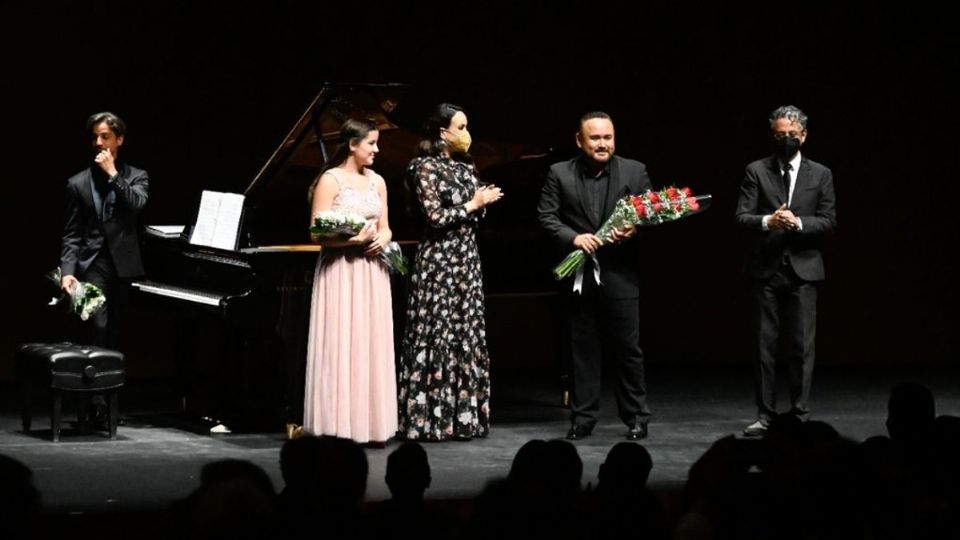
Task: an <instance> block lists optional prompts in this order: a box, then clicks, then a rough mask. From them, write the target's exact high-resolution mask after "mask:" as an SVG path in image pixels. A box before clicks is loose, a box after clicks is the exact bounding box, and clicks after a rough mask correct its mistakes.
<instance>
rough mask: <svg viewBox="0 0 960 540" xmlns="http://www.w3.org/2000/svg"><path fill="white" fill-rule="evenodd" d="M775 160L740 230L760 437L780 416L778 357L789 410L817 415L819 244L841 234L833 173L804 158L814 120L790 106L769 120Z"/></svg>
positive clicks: (750, 197)
mask: <svg viewBox="0 0 960 540" xmlns="http://www.w3.org/2000/svg"><path fill="white" fill-rule="evenodd" d="M770 130H771V136H772V138H773V145H774V154H773V155H772V156H770V157H767V158H765V159H761V160H758V161H754V162H753V163H751V164H749V165H748V166H747V171H746V177H745V178H744V180H743V183H742V184H741V186H740V198H739V201H738V203H737V213H736V219H737V223H738V224H739V225H740V226H741V227H743V228H744V229H746V230H747V233H748V234H749V235H750V252H749V254H748V255H747V260H746V263H745V264H744V272H745V273H746V274H747V277H748V278H749V279H750V289H751V296H752V308H753V309H752V319H751V320H752V324H753V325H754V330H755V333H756V334H755V336H754V338H755V341H754V344H753V350H754V354H755V355H756V359H755V370H756V371H755V375H756V380H755V385H756V387H755V392H756V401H757V420H756V421H755V422H754V423H752V424H750V425H749V426H747V428H746V429H745V430H744V434H745V435H748V436H759V435H763V434H764V433H765V432H766V429H767V426H768V425H769V423H770V421H771V420H772V419H773V417H774V416H775V415H776V414H777V410H776V379H775V375H776V364H777V354H778V352H779V353H780V354H782V355H783V358H782V360H783V361H784V363H785V364H786V365H787V366H788V369H789V371H788V375H789V380H790V405H791V407H790V410H789V412H788V414H792V415H796V416H797V417H799V418H801V419H806V418H807V416H808V415H809V413H810V410H809V404H808V400H809V396H810V382H811V379H812V376H813V359H814V343H815V339H814V338H815V335H816V321H817V283H818V282H820V281H822V280H823V279H824V277H825V274H824V268H823V256H822V255H821V253H820V241H821V239H822V238H823V237H824V235H826V234H828V233H831V232H832V231H833V230H834V229H836V226H837V217H836V208H835V202H836V200H835V197H834V191H833V173H831V172H830V169H828V168H827V167H824V166H823V165H821V164H819V163H816V162H814V161H812V160H810V159H807V158H806V156H802V155H801V153H800V147H801V146H802V145H803V143H804V142H805V141H806V139H807V115H805V114H804V113H803V111H801V110H800V109H798V108H796V107H794V106H792V105H787V106H784V107H779V108H778V109H776V110H775V111H773V113H771V115H770Z"/></svg>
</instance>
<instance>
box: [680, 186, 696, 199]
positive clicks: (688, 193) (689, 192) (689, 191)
mask: <svg viewBox="0 0 960 540" xmlns="http://www.w3.org/2000/svg"><path fill="white" fill-rule="evenodd" d="M680 191H682V192H683V194H684V195H686V196H687V197H693V190H692V189H690V188H688V187H685V188H683V189H681V190H680Z"/></svg>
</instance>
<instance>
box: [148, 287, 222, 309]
mask: <svg viewBox="0 0 960 540" xmlns="http://www.w3.org/2000/svg"><path fill="white" fill-rule="evenodd" d="M133 286H134V287H136V288H137V289H140V290H141V291H143V292H145V293H149V294H157V295H160V296H169V297H170V298H178V299H180V300H186V301H188V302H195V303H197V304H206V305H208V306H219V305H220V300H221V299H223V298H224V295H223V294H218V293H213V292H209V291H201V290H197V289H188V288H186V287H177V286H175V285H169V284H166V283H156V282H153V281H137V282H134V283H133Z"/></svg>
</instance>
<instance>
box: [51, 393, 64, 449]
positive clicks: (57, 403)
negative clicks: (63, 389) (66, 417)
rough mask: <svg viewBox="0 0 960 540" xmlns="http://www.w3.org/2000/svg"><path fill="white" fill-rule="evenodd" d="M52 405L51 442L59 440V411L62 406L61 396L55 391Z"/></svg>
mask: <svg viewBox="0 0 960 540" xmlns="http://www.w3.org/2000/svg"><path fill="white" fill-rule="evenodd" d="M52 402H53V405H52V409H51V410H50V431H51V432H52V433H53V442H57V441H59V440H60V410H61V408H62V406H63V396H61V395H60V392H59V391H57V390H54V391H53V400H52Z"/></svg>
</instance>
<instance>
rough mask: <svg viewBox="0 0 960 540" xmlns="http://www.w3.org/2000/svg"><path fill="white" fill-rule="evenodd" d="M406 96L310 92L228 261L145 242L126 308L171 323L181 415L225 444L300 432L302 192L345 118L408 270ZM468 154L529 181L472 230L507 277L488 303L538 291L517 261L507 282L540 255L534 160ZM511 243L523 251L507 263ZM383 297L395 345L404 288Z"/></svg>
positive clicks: (393, 88)
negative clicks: (228, 436) (357, 129)
mask: <svg viewBox="0 0 960 540" xmlns="http://www.w3.org/2000/svg"><path fill="white" fill-rule="evenodd" d="M408 90H409V89H408V87H407V86H405V85H401V84H362V85H359V84H334V83H328V84H325V85H323V86H322V88H321V89H320V90H319V92H318V94H317V95H316V97H315V98H314V99H313V101H312V102H311V103H310V104H309V106H308V107H307V109H306V111H304V113H303V114H302V115H301V116H300V118H299V120H298V121H297V122H296V123H295V124H294V126H293V128H292V129H290V131H289V133H288V134H287V135H286V137H284V139H283V141H282V142H281V143H280V145H279V146H278V147H277V148H276V150H275V151H274V152H273V153H272V155H271V156H270V158H269V159H268V160H267V162H266V163H265V164H264V165H263V167H262V168H261V169H260V171H259V172H258V173H257V174H256V175H255V176H254V178H253V180H252V181H251V182H250V183H249V185H248V186H247V187H246V189H244V190H243V194H244V196H245V200H244V210H243V216H242V221H241V226H240V230H239V234H238V240H237V245H236V246H235V249H229V250H228V249H214V248H209V247H199V246H196V245H193V244H191V243H190V242H189V241H188V238H189V234H190V231H189V229H188V230H185V231H184V233H183V234H182V235H180V236H179V237H176V238H167V237H163V236H157V235H150V234H147V235H145V243H144V244H145V245H144V259H145V266H146V271H147V275H146V278H145V279H143V280H141V281H138V282H136V283H135V284H134V287H135V288H136V289H137V290H138V293H137V294H136V296H137V299H136V301H137V302H140V303H141V304H144V305H148V306H150V308H151V309H160V310H164V317H166V318H167V319H168V320H171V321H172V326H173V331H172V333H173V336H172V340H173V345H172V348H173V356H174V358H175V363H176V365H177V371H178V372H179V374H180V375H181V381H182V388H181V394H182V397H183V402H184V408H185V409H186V411H187V412H188V413H190V415H191V416H193V417H203V418H206V419H210V420H211V426H213V425H216V426H218V428H220V427H222V426H228V428H229V429H230V430H232V431H270V430H279V429H281V428H282V426H283V425H284V424H285V423H287V424H290V423H295V424H299V423H300V419H301V418H302V408H303V382H304V381H303V372H304V366H305V360H306V341H307V337H306V336H307V325H308V323H309V306H310V291H311V282H312V278H313V270H314V267H315V264H316V260H317V256H318V253H319V248H318V247H317V246H316V245H314V244H311V243H309V235H308V231H307V223H308V216H309V208H308V206H307V190H308V188H309V186H310V184H311V183H312V182H313V180H314V179H315V178H316V176H317V174H318V173H319V172H320V170H321V168H322V167H323V165H324V164H325V163H326V162H327V159H328V158H329V156H331V155H332V154H333V152H334V150H335V146H336V144H337V137H338V132H339V128H340V125H341V124H342V123H343V121H344V120H346V119H348V118H357V119H371V120H373V121H374V122H376V124H377V126H378V128H379V130H380V144H379V146H380V154H379V155H378V156H377V164H376V169H377V172H379V173H380V174H381V175H383V176H384V178H386V179H387V182H388V187H389V194H390V201H389V204H390V207H391V228H392V229H393V230H394V238H395V239H397V240H398V241H399V242H400V243H401V245H402V246H403V248H404V251H405V253H406V254H407V256H408V257H409V258H410V259H411V260H412V258H413V255H414V253H413V250H414V249H415V246H416V239H417V237H418V232H419V230H418V227H417V225H416V224H415V223H413V222H412V220H410V219H407V216H405V214H404V212H402V211H397V210H398V209H402V208H404V207H405V206H406V204H407V202H408V199H407V198H406V197H405V194H404V189H403V184H402V178H403V171H404V168H405V166H406V164H407V163H408V162H409V160H410V159H411V158H412V157H413V155H414V149H415V147H416V144H417V142H418V141H419V135H418V134H416V133H415V132H413V131H408V130H405V129H402V128H400V127H398V126H397V125H396V124H395V123H394V121H393V119H392V113H394V110H395V109H396V107H397V105H398V103H399V101H400V99H401V98H402V97H403V96H404V94H406V93H407V92H408ZM473 154H474V158H475V160H476V163H477V166H478V169H479V170H480V171H481V176H482V177H483V179H484V180H487V181H494V182H497V183H498V184H500V183H502V182H503V181H505V180H506V179H507V178H508V177H516V176H517V174H518V173H519V174H520V175H521V176H524V177H526V178H534V179H535V180H534V181H533V183H534V184H535V185H532V186H529V188H528V189H520V190H517V189H512V190H511V188H513V187H516V186H518V185H519V183H518V182H516V181H514V182H513V185H512V186H510V187H507V188H505V189H506V191H507V193H508V194H509V197H508V198H507V199H505V203H506V204H503V205H501V208H502V209H503V210H505V211H503V212H499V211H497V209H494V210H493V211H492V212H490V213H489V215H488V223H487V226H486V231H485V232H484V231H483V230H481V242H483V240H484V238H487V239H490V240H492V241H491V242H490V244H491V245H493V246H496V247H497V248H498V249H493V250H488V251H486V252H483V251H482V253H484V255H485V256H486V255H488V254H489V255H490V256H491V260H492V261H493V265H490V264H487V262H486V260H485V265H484V268H485V274H487V272H488V271H489V270H490V269H491V268H494V269H495V268H498V267H500V266H507V265H509V266H513V267H514V270H512V271H511V272H510V274H509V275H505V274H506V273H504V272H496V271H494V272H493V273H492V274H487V275H485V283H487V285H488V287H487V288H488V290H490V289H491V286H492V287H493V288H494V289H499V290H501V291H503V292H510V291H509V290H508V289H511V288H517V287H520V288H522V289H523V290H524V292H529V290H530V287H531V285H530V283H531V282H536V281H537V278H533V279H532V280H531V279H525V278H524V275H523V272H524V270H526V271H527V272H528V273H529V272H530V271H534V272H537V273H543V274H544V276H546V275H549V274H548V273H546V272H547V268H546V266H544V265H540V266H543V268H539V267H538V266H537V265H533V267H531V266H530V265H524V264H523V261H521V264H520V267H519V268H520V270H519V272H518V271H517V270H516V268H517V267H516V263H517V260H516V258H517V257H518V254H522V253H525V254H527V256H531V254H536V253H538V250H537V249H536V246H538V245H540V244H541V243H540V242H538V241H537V240H536V239H532V240H531V238H529V236H530V235H531V234H533V235H536V232H535V230H536V225H535V212H534V209H535V204H536V202H535V199H536V195H537V193H538V191H539V184H538V181H539V177H540V175H541V174H542V171H543V170H544V167H545V164H546V159H545V158H546V157H547V154H546V153H544V152H542V151H538V149H537V148H535V147H528V146H525V145H517V144H513V145H507V144H495V143H484V142H478V143H476V144H475V146H474V151H473ZM484 171H487V172H488V174H486V175H485V174H484ZM511 205H513V206H514V207H515V208H513V209H511ZM505 231H509V232H505ZM505 239H506V240H505ZM516 244H522V245H523V246H524V247H523V248H522V249H519V250H518V249H517V247H516ZM531 245H532V246H535V248H534V249H530V246H531ZM520 256H522V255H520ZM498 259H502V260H498ZM507 259H513V260H507ZM528 277H529V276H528ZM544 283H547V284H548V283H549V281H547V280H544ZM392 285H393V296H394V302H393V305H394V311H395V313H394V324H395V332H394V335H395V336H396V338H397V339H398V340H399V338H400V337H401V335H402V332H401V330H402V323H403V310H404V305H405V297H406V294H405V291H406V289H405V285H406V281H405V279H404V278H399V277H395V278H394V281H393V284H392ZM534 288H536V287H534Z"/></svg>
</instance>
